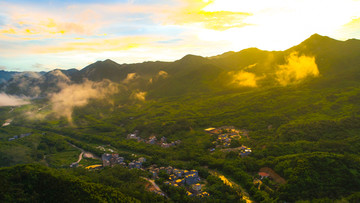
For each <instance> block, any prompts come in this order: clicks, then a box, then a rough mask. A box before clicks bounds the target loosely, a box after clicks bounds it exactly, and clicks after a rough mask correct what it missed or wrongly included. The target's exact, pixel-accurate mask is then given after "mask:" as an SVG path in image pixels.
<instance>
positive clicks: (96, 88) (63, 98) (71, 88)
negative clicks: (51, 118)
mask: <svg viewBox="0 0 360 203" xmlns="http://www.w3.org/2000/svg"><path fill="white" fill-rule="evenodd" d="M118 91H119V89H118V86H117V85H116V84H115V83H112V82H110V81H108V80H104V81H101V82H92V81H88V80H86V81H85V82H83V83H81V84H72V85H64V86H63V88H62V90H61V91H60V92H59V93H55V94H53V95H52V96H51V98H50V101H51V103H52V110H53V111H54V112H55V113H56V115H57V116H58V117H65V118H67V120H68V121H69V122H71V121H72V113H73V109H74V108H75V107H83V106H85V105H87V104H88V103H89V101H90V100H91V99H104V98H106V97H107V96H110V95H112V94H115V93H117V92H118Z"/></svg>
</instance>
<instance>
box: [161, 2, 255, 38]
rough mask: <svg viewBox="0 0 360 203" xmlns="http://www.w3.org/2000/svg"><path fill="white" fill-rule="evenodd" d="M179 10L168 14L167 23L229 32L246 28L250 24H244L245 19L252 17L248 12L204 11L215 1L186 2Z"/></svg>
mask: <svg viewBox="0 0 360 203" xmlns="http://www.w3.org/2000/svg"><path fill="white" fill-rule="evenodd" d="M182 2H183V5H182V6H181V7H179V8H176V9H173V10H171V12H169V13H168V17H167V19H164V21H165V23H169V24H171V23H173V24H177V25H186V24H196V25H201V26H203V27H204V28H206V29H212V30H219V31H223V30H227V29H230V28H234V27H244V26H247V25H249V24H247V23H244V22H243V21H244V19H245V18H247V17H248V16H251V14H250V13H247V12H234V11H207V10H204V8H206V7H207V6H208V5H210V4H212V3H213V2H214V1H202V0H185V1H182Z"/></svg>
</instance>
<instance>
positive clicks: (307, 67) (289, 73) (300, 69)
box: [276, 52, 320, 86]
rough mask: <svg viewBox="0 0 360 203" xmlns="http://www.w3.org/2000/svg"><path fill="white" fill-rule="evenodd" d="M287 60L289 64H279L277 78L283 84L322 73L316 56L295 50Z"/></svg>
mask: <svg viewBox="0 0 360 203" xmlns="http://www.w3.org/2000/svg"><path fill="white" fill-rule="evenodd" d="M286 61H287V64H284V65H279V66H278V68H279V70H278V71H277V72H276V80H277V81H278V82H279V83H280V84H281V85H283V86H286V85H288V84H291V83H296V82H299V81H301V80H303V79H305V78H307V77H317V76H319V74H320V73H319V69H318V67H317V64H316V62H315V57H310V56H305V55H302V56H299V54H298V53H297V52H293V53H291V54H290V55H289V56H288V58H287V59H286Z"/></svg>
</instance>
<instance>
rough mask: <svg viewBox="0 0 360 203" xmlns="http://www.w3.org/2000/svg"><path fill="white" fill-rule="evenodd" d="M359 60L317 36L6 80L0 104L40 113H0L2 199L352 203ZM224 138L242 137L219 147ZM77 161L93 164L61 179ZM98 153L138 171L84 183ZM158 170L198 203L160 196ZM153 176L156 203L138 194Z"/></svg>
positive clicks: (169, 192) (358, 142)
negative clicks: (186, 176) (184, 173)
mask: <svg viewBox="0 0 360 203" xmlns="http://www.w3.org/2000/svg"><path fill="white" fill-rule="evenodd" d="M359 51H360V41H359V40H355V39H352V40H347V41H338V40H334V39H331V38H329V37H325V36H320V35H317V34H315V35H313V36H311V37H310V38H308V39H307V40H305V41H304V42H302V43H300V44H299V45H297V46H294V47H291V48H289V49H287V50H285V51H264V50H260V49H257V48H249V49H245V50H241V51H239V52H227V53H224V54H221V55H218V56H214V57H201V56H196V55H186V56H184V57H183V58H181V59H179V60H177V61H174V62H159V61H157V62H144V63H137V64H117V63H115V62H113V61H110V60H105V61H98V62H96V63H94V64H91V65H89V66H87V67H85V68H84V69H82V70H79V71H78V70H53V71H50V72H47V73H46V74H31V73H26V74H25V73H23V74H17V75H16V76H14V77H13V78H12V79H10V80H9V81H8V82H7V83H6V84H5V86H4V90H5V91H8V93H14V94H15V93H16V94H19V93H21V94H29V92H31V91H29V90H31V89H33V92H38V94H37V95H38V96H42V95H44V96H45V95H48V96H49V97H50V98H51V99H42V98H40V99H37V100H33V101H31V104H28V105H23V106H18V107H1V108H0V121H1V122H2V123H4V124H5V125H4V126H3V127H0V166H12V167H10V168H4V169H1V170H0V177H1V178H0V180H1V181H3V182H2V183H3V184H1V185H3V188H2V189H0V199H1V200H4V201H5V202H6V201H11V200H13V201H15V200H18V201H21V200H22V199H24V198H27V199H31V198H32V199H31V200H33V201H41V200H42V199H44V198H45V196H46V195H51V196H54V197H59V193H57V192H56V191H59V192H60V193H62V194H65V195H64V198H66V199H68V200H69V201H70V200H74V198H72V197H76V198H77V197H79V201H81V200H90V201H91V200H93V198H97V200H98V201H108V202H111V201H115V202H116V201H120V200H119V199H121V198H128V200H129V201H131V200H134V201H136V200H140V201H143V202H155V201H159V202H163V201H169V202H199V201H204V202H207V201H208V202H221V201H222V202H236V201H238V200H239V199H240V198H242V199H243V198H249V199H251V200H253V201H256V202H296V201H301V202H302V201H304V202H337V201H339V202H359V201H360V198H359V197H360V189H359V188H360V172H359V171H360V103H359V101H360V88H359V87H360V80H359V74H360V61H359V59H360V52H359ZM36 90H37V91H36ZM35 96H36V94H34V97H35ZM0 124H1V123H0ZM221 126H223V127H221ZM231 126H233V127H234V128H235V129H236V130H235V132H238V133H239V135H240V136H241V137H237V136H236V135H234V134H229V135H227V136H228V137H227V138H228V139H227V141H226V142H225V141H222V140H224V139H223V136H224V135H225V136H226V134H227V133H229V131H231V132H233V131H234V130H233V127H231ZM210 127H216V128H218V127H219V128H220V129H222V130H219V134H210V133H207V132H205V131H204V129H208V128H210ZM130 134H135V136H136V138H137V139H136V140H135V139H128V138H129V136H128V135H130ZM19 135H20V136H19ZM21 135H29V136H25V137H24V136H23V137H22V136H21ZM229 136H230V137H229ZM232 136H235V137H232ZM154 137H155V138H156V139H155V138H154ZM236 137H237V138H236ZM15 138H16V139H15ZM164 138H166V140H167V141H166V142H167V143H165V144H164V143H161V142H160V140H162V141H164ZM150 140H151V141H150ZM154 140H157V141H155V143H156V144H151V143H153V142H154ZM175 143H177V144H175ZM244 149H246V150H247V152H248V153H246V154H247V155H246V154H245V155H244ZM84 151H86V152H89V153H91V154H92V155H94V157H95V158H89V156H86V157H83V159H82V160H80V161H78V162H79V167H78V168H75V169H73V168H69V165H70V164H72V163H74V162H75V161H77V160H78V159H79V154H80V155H81V154H82V152H84ZM104 153H114V154H116V153H118V154H119V156H121V157H123V158H124V160H125V163H126V164H128V163H129V162H131V161H133V162H134V161H135V160H136V159H138V158H139V157H144V158H146V162H145V163H143V169H144V170H136V169H128V168H124V167H121V166H119V167H113V168H112V167H104V168H102V169H99V170H87V169H85V167H86V166H90V165H93V164H101V163H102V161H101V160H99V159H97V158H96V157H101V156H102V154H104ZM87 155H88V154H87ZM80 157H81V156H80ZM33 163H37V164H42V165H47V166H49V167H50V168H49V167H45V166H41V167H39V166H34V165H33ZM19 164H25V165H20V166H19ZM126 164H125V165H126ZM13 165H16V166H13ZM169 166H172V167H173V168H177V169H184V170H185V169H186V170H188V171H191V170H197V171H198V175H199V177H200V183H201V187H202V190H203V191H206V192H207V193H208V194H209V196H208V197H200V196H195V197H191V195H193V194H196V193H197V191H195V189H194V188H193V187H182V186H181V185H180V186H179V185H178V186H176V185H175V186H174V185H170V183H169V182H171V178H170V179H169V177H171V176H169V174H168V173H167V172H165V171H164V170H163V169H164V168H162V167H169ZM54 168H57V169H54ZM157 168H158V169H159V171H157ZM154 172H155V173H157V172H158V173H157V174H155V173H154ZM259 172H261V173H260V174H264V173H269V176H270V177H271V178H266V177H264V178H263V179H262V177H261V176H260V175H259ZM154 174H155V175H158V176H159V178H154V179H153V181H154V182H155V183H156V184H157V185H158V186H159V187H160V189H161V190H162V191H163V192H164V193H166V199H164V198H163V197H161V196H160V195H155V193H150V194H149V193H147V192H146V191H147V190H148V189H149V188H150V189H149V190H150V191H151V190H153V189H151V185H150V182H146V181H145V180H146V178H152V177H153V176H154ZM265 175H266V174H265ZM167 181H168V182H167ZM181 181H182V180H180V182H181ZM52 183H54V184H52ZM5 186H6V187H5ZM59 186H63V187H59ZM70 186H71V188H70V189H71V191H69V188H67V187H70ZM240 186H241V187H240ZM46 188H50V189H51V190H46ZM1 191H8V193H9V194H10V195H6V194H3V193H1ZM40 191H41V192H40ZM54 191H55V192H54ZM99 191H100V192H99ZM112 191H118V193H116V194H115V193H112ZM187 191H188V192H189V191H190V192H191V194H189V193H187ZM40 193H41V194H40ZM67 194H69V195H67ZM111 194H115V195H116V197H114V196H111ZM151 194H152V195H153V196H152V195H151ZM89 195H90V197H89ZM6 198H8V199H6ZM132 198H134V199H132ZM199 198H204V199H199Z"/></svg>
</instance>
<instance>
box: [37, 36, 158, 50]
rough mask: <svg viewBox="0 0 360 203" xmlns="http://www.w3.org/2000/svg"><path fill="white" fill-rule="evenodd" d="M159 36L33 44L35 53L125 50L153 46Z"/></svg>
mask: <svg viewBox="0 0 360 203" xmlns="http://www.w3.org/2000/svg"><path fill="white" fill-rule="evenodd" d="M161 38H162V37H161V36H125V37H115V38H107V39H87V40H82V41H75V42H65V43H62V44H59V45H49V46H48V45H43V46H34V47H33V48H32V51H33V52H35V53H40V54H44V53H63V52H72V51H77V52H83V51H86V52H93V53H96V52H106V51H125V50H130V49H135V48H139V47H148V46H150V47H151V46H153V45H154V43H155V42H156V41H158V40H159V39H161Z"/></svg>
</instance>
